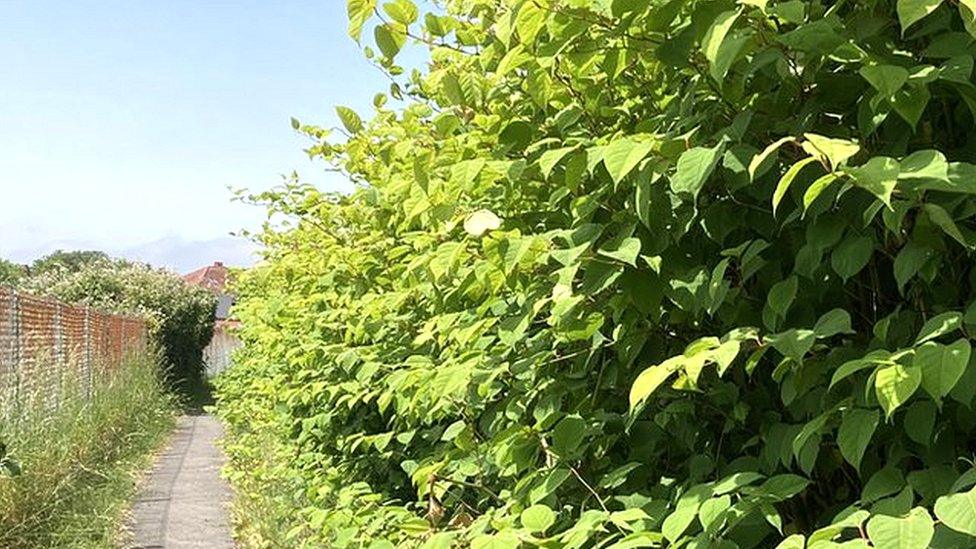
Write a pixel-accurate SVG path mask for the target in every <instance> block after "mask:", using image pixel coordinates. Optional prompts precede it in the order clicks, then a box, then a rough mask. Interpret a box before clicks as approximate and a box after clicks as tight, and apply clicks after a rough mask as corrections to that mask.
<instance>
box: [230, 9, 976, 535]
mask: <svg viewBox="0 0 976 549" xmlns="http://www.w3.org/2000/svg"><path fill="white" fill-rule="evenodd" d="M445 4H446V5H445V11H443V12H436V13H431V14H426V15H425V16H424V17H423V18H422V20H421V19H420V18H419V14H418V10H417V9H416V7H415V6H414V5H413V3H412V2H410V1H409V0H393V1H390V2H385V3H383V4H382V6H379V8H380V9H378V10H376V11H375V12H374V7H377V6H376V3H375V2H373V1H370V0H350V1H349V3H348V5H349V11H350V31H351V34H352V35H353V36H354V37H355V38H357V39H358V38H360V34H361V33H362V29H363V28H364V25H372V24H373V23H377V18H378V19H379V22H378V23H377V26H376V27H375V29H374V32H373V36H374V38H375V45H376V48H378V52H379V53H378V54H376V55H377V57H378V59H377V61H378V63H379V64H380V65H382V66H384V67H386V68H387V69H388V70H389V72H390V74H391V77H393V78H394V79H395V82H396V83H395V84H394V85H393V87H392V88H391V95H392V96H393V97H394V98H407V99H408V100H409V101H408V103H407V105H406V106H405V107H403V108H402V109H400V110H390V109H389V108H387V107H386V106H385V100H386V97H385V96H384V95H380V96H378V97H377V100H376V102H375V104H376V106H377V111H376V114H375V116H374V117H373V118H372V120H370V121H368V122H364V121H363V120H362V119H360V118H359V116H358V115H357V114H356V113H354V112H353V111H351V110H350V109H347V108H340V109H339V111H338V114H339V116H340V118H341V120H342V123H343V125H344V128H345V132H343V133H346V134H348V135H347V139H345V140H341V139H340V140H336V139H331V138H330V131H329V130H326V129H322V128H317V127H315V126H311V125H302V124H300V123H298V122H296V123H295V125H296V127H298V128H300V129H302V130H303V131H304V132H305V133H307V134H308V135H309V136H310V137H311V138H313V139H314V143H313V145H312V146H311V147H310V149H309V152H310V154H312V155H313V156H320V157H323V158H325V159H327V160H329V161H331V162H333V163H334V164H335V165H336V166H337V167H339V168H340V169H342V170H344V171H345V172H347V173H348V174H349V175H350V177H351V178H352V179H353V180H355V181H358V182H360V183H361V185H360V187H359V189H358V190H357V191H355V192H354V193H352V194H350V195H349V196H331V195H322V194H320V193H318V192H316V191H315V190H314V189H312V188H309V187H307V186H302V185H299V184H297V183H296V184H292V185H290V186H288V187H287V188H284V189H282V190H280V191H276V192H270V193H265V194H264V195H260V196H258V197H256V199H257V200H258V201H261V202H264V203H267V204H268V206H269V208H270V209H271V210H272V212H274V213H283V214H286V215H290V216H292V217H294V218H295V219H296V220H297V222H296V223H295V224H294V225H292V228H288V229H284V230H281V231H277V232H275V231H268V232H267V233H266V234H265V235H264V237H263V238H264V241H265V243H266V244H267V246H268V252H267V254H268V255H267V261H266V263H265V264H264V265H262V266H260V267H259V268H257V269H255V270H254V271H253V272H251V273H249V274H248V275H246V277H245V279H244V281H243V283H242V285H241V287H240V292H241V299H240V301H239V306H238V309H237V310H238V314H239V316H240V317H241V319H242V321H243V325H244V329H243V332H242V338H243V340H244V342H245V345H246V347H245V350H244V351H243V352H242V353H241V354H240V355H239V362H240V363H239V365H238V366H237V369H236V370H234V371H231V372H230V373H228V375H227V376H226V377H225V378H223V380H222V381H221V383H220V387H219V391H220V396H219V402H220V407H221V410H222V412H221V413H222V414H223V416H224V417H225V418H226V419H227V420H228V421H229V422H230V424H231V438H230V442H229V443H228V450H229V452H230V454H231V458H232V470H233V471H234V473H232V474H236V475H237V476H238V478H239V477H241V476H244V475H245V471H250V472H253V473H252V474H251V475H249V476H246V477H245V478H246V480H243V481H240V482H243V483H244V484H245V485H246V486H247V487H248V488H249V489H250V491H249V492H247V493H246V494H245V495H244V496H242V497H243V498H244V504H245V505H250V508H254V509H258V508H261V507H262V505H258V504H257V503H255V502H261V503H263V507H264V508H266V509H270V511H268V512H267V513H266V514H264V515H258V516H257V517H252V519H251V522H249V523H246V524H244V525H243V526H242V531H243V532H244V533H245V535H248V536H252V538H251V539H253V540H254V542H255V543H257V544H262V543H266V544H272V545H273V544H282V543H284V544H289V543H290V544H292V545H297V544H300V543H305V544H306V545H307V546H321V545H327V546H333V547H343V546H359V544H367V543H373V544H374V546H377V547H383V546H390V544H404V545H425V546H427V547H447V546H450V545H452V544H456V545H460V546H467V545H470V546H472V547H514V546H518V545H526V546H532V545H543V546H565V547H582V546H613V547H645V546H652V545H661V544H669V545H673V546H679V545H681V546H687V547H706V546H707V547H755V546H772V545H775V544H777V543H779V542H780V541H781V540H782V542H783V543H782V545H781V547H804V546H805V545H807V544H809V545H807V546H809V547H814V546H816V547H833V546H840V544H841V543H843V544H844V545H843V546H845V547H846V546H857V547H866V546H869V545H873V546H875V547H882V548H887V547H924V546H928V545H930V544H931V545H932V546H936V547H968V546H973V545H974V542H976V540H974V539H973V536H974V535H976V514H974V513H973V511H972V508H971V507H969V506H968V502H971V501H973V498H974V497H976V488H973V485H974V484H976V472H974V470H973V468H972V461H971V459H972V448H973V443H974V441H976V431H974V428H976V422H974V421H973V418H974V417H976V415H974V409H973V400H974V393H976V365H974V364H973V353H972V352H971V344H970V336H971V334H972V333H973V330H974V329H976V306H973V297H974V296H973V290H974V282H976V279H974V277H976V270H974V269H973V268H972V265H973V264H972V257H973V256H972V249H973V247H974V246H976V233H974V232H973V231H974V229H976V221H974V215H976V207H974V204H976V202H974V201H973V200H972V195H973V194H974V193H976V164H974V162H976V150H974V148H973V141H972V137H971V135H972V132H971V131H970V130H971V128H972V126H973V123H974V110H976V87H974V84H973V82H974V81H973V75H972V69H973V53H974V51H976V49H974V43H976V41H974V36H976V23H974V12H973V11H972V10H973V9H974V8H976V6H974V5H973V3H972V2H969V1H960V2H947V1H942V0H898V1H897V2H894V1H890V0H865V1H861V2H829V1H828V2H822V1H785V2H770V1H766V0H748V1H747V0H743V1H740V2H738V3H736V2H732V1H723V0H684V1H682V0H671V1H665V0H660V1H654V2H633V1H626V0H613V1H605V2H587V1H581V0H562V1H557V0H506V1H499V0H475V1H464V2H461V1H459V0H452V1H448V2H445ZM374 13H375V14H378V16H375V15H374ZM408 38H409V39H411V40H419V41H421V42H424V43H426V44H428V45H429V50H430V59H431V64H430V67H429V70H428V71H427V72H426V73H424V72H420V71H415V72H413V73H411V74H410V75H409V76H401V75H402V74H404V72H405V71H403V69H402V68H400V67H398V66H397V65H396V61H395V57H396V56H397V54H398V52H399V50H400V48H401V47H402V46H403V45H404V44H405V43H406V42H407V40H408ZM368 53H369V54H372V50H371V51H369V52H368ZM262 449H264V452H263V453H262ZM280 456H293V457H292V459H291V460H289V461H286V462H283V461H281V459H280ZM232 478H234V477H232ZM239 485H240V484H239ZM275 486H276V487H275ZM269 487H275V488H273V489H268V488H269ZM290 507H298V508H300V509H301V511H300V512H297V513H293V514H291V515H289V514H287V513H284V512H282V510H283V509H288V508H290ZM275 532H282V533H287V536H288V538H289V539H288V540H287V541H285V540H282V539H281V538H280V537H276V534H275ZM283 535H284V534H280V535H279V536H283Z"/></svg>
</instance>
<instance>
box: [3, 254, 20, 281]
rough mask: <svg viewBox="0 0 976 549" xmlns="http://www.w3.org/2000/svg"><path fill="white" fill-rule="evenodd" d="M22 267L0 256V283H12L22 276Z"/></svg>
mask: <svg viewBox="0 0 976 549" xmlns="http://www.w3.org/2000/svg"><path fill="white" fill-rule="evenodd" d="M24 273H25V269H24V267H22V266H20V265H18V264H16V263H13V262H11V261H7V260H6V259H3V258H0V284H8V285H14V284H16V283H17V281H18V280H20V279H21V277H23V276H24Z"/></svg>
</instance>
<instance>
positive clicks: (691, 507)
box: [661, 485, 712, 542]
mask: <svg viewBox="0 0 976 549" xmlns="http://www.w3.org/2000/svg"><path fill="white" fill-rule="evenodd" d="M711 497H712V491H711V489H710V488H708V487H707V486H704V485H697V486H693V487H692V488H690V489H689V490H688V491H687V492H685V493H684V494H682V495H681V497H680V498H678V503H677V504H676V505H675V509H674V512H672V513H671V514H670V515H668V516H667V518H665V519H664V524H662V525H661V533H662V534H664V537H666V538H667V539H668V540H670V541H672V542H674V541H675V540H677V539H678V538H680V537H681V535H682V534H684V532H685V530H687V529H688V527H689V526H691V523H692V521H694V520H695V517H696V516H698V510H699V509H700V508H701V504H702V503H704V502H705V501H706V500H708V499H709V498H711Z"/></svg>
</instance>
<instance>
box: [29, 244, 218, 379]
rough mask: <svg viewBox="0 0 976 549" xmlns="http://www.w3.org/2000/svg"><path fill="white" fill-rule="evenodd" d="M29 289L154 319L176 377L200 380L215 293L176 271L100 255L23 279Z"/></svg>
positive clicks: (155, 334) (152, 328) (151, 322)
mask: <svg viewBox="0 0 976 549" xmlns="http://www.w3.org/2000/svg"><path fill="white" fill-rule="evenodd" d="M21 287H23V288H24V289H25V290H26V291H28V292H32V293H36V294H39V295H52V296H54V297H57V298H58V299H61V300H64V301H67V302H69V303H83V304H87V305H91V306H93V307H97V308H99V309H102V310H106V311H114V312H120V313H128V314H136V315H139V316H142V317H144V318H146V319H147V320H148V321H149V325H150V331H151V334H152V337H153V339H154V340H155V343H156V344H158V345H159V347H160V348H161V349H162V350H163V354H164V359H165V365H166V368H167V369H168V370H169V371H170V373H171V377H172V378H173V379H175V380H181V381H189V382H192V383H196V382H197V381H199V379H200V377H201V376H202V374H203V349H204V348H206V346H207V344H208V343H210V339H211V338H212V337H213V325H214V310H215V307H216V297H215V296H214V295H213V294H212V293H211V292H209V291H207V290H204V289H202V288H199V287H197V286H191V285H189V284H187V283H185V282H184V281H183V279H182V278H180V277H179V276H178V275H176V274H175V273H172V272H170V271H168V270H165V269H155V268H152V267H150V266H148V265H143V264H139V263H130V262H127V261H123V260H109V259H95V260H93V261H91V262H89V263H85V264H83V265H81V266H79V268H78V269H77V270H74V269H71V268H63V269H57V268H52V269H50V270H47V271H44V272H43V273H41V274H36V275H32V276H31V277H30V278H29V279H25V280H23V281H21Z"/></svg>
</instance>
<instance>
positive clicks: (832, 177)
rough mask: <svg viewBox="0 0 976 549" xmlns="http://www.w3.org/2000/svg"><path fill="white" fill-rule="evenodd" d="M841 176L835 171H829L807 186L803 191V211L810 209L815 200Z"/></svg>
mask: <svg viewBox="0 0 976 549" xmlns="http://www.w3.org/2000/svg"><path fill="white" fill-rule="evenodd" d="M838 179H839V177H838V176H837V174H835V173H828V174H826V175H822V176H820V177H819V178H817V180H816V181H814V182H813V183H811V184H810V186H809V187H807V190H806V191H805V192H804V193H803V211H804V212H806V211H807V210H808V209H810V205H811V204H813V201H814V200H816V199H817V198H819V197H820V195H821V194H822V193H823V192H824V191H825V190H826V189H827V187H829V186H830V185H831V184H832V183H833V182H834V181H837V180H838Z"/></svg>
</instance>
